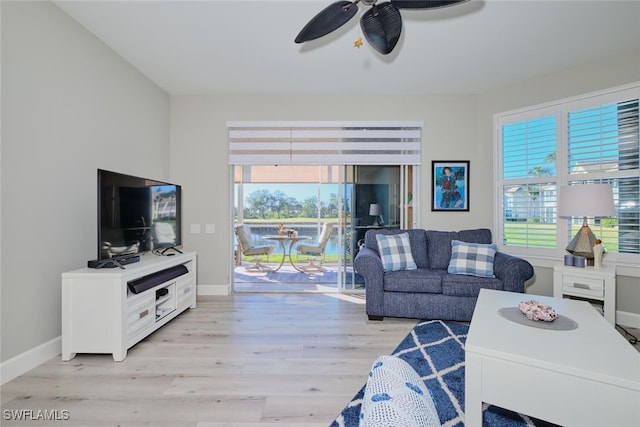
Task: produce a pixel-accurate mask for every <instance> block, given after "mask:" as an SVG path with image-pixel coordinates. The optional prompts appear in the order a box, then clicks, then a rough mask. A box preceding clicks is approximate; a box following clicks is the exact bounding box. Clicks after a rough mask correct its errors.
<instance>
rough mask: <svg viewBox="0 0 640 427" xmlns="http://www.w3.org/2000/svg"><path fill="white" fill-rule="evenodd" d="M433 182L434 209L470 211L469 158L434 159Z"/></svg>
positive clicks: (432, 166)
mask: <svg viewBox="0 0 640 427" xmlns="http://www.w3.org/2000/svg"><path fill="white" fill-rule="evenodd" d="M431 182H432V185H431V210H432V211H434V212H468V211H469V195H470V192H469V184H470V180H469V161H468V160H434V161H432V162H431Z"/></svg>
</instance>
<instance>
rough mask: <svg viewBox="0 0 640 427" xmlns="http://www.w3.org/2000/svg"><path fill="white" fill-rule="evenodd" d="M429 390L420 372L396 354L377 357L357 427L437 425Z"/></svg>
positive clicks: (419, 426) (437, 419)
mask: <svg viewBox="0 0 640 427" xmlns="http://www.w3.org/2000/svg"><path fill="white" fill-rule="evenodd" d="M440 425H441V424H440V418H439V417H438V412H437V410H436V406H435V404H434V403H433V398H432V397H431V393H430V392H429V389H427V387H426V385H425V383H424V381H422V379H421V378H420V375H418V373H417V372H416V371H415V370H414V369H413V368H412V367H411V365H409V364H408V363H407V362H405V361H404V360H402V359H400V358H398V357H396V356H380V357H379V358H378V359H377V360H376V361H375V363H374V364H373V367H372V368H371V372H369V379H368V380H367V385H366V387H365V389H364V396H363V398H362V407H361V409H360V427H389V426H411V427H435V426H438V427H440Z"/></svg>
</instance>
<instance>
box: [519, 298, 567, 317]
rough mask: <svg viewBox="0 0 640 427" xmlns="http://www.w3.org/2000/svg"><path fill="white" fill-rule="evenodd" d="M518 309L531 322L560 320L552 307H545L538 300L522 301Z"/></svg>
mask: <svg viewBox="0 0 640 427" xmlns="http://www.w3.org/2000/svg"><path fill="white" fill-rule="evenodd" d="M518 308H519V309H520V311H521V312H523V313H524V315H525V316H527V319H530V320H535V321H538V320H542V321H544V322H553V321H554V320H556V319H557V318H558V313H556V311H555V310H554V309H553V308H552V307H551V306H548V305H544V304H542V303H541V302H539V301H536V300H529V301H522V302H521V303H520V304H518Z"/></svg>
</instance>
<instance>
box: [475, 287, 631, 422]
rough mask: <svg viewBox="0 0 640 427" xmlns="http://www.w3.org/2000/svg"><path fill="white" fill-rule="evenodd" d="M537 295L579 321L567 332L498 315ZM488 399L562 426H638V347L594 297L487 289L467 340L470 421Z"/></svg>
mask: <svg viewBox="0 0 640 427" xmlns="http://www.w3.org/2000/svg"><path fill="white" fill-rule="evenodd" d="M529 299H535V300H537V301H540V302H542V303H543V304H547V305H551V306H552V307H553V308H554V309H555V310H556V311H557V312H558V313H559V314H562V315H565V316H567V317H569V318H571V319H573V320H575V321H576V322H577V323H578V328H577V329H574V330H569V331H556V330H545V329H539V328H535V327H531V326H526V325H522V324H518V323H516V322H513V321H511V320H508V319H506V318H504V317H502V316H501V315H500V314H498V310H499V309H500V308H503V307H516V306H517V305H518V303H520V302H521V301H524V300H529ZM483 402H485V403H489V404H493V405H497V406H499V407H502V408H505V409H510V410H513V411H516V412H520V413H522V414H526V415H529V416H532V417H535V418H539V419H542V420H546V421H550V422H553V423H556V424H560V425H563V426H567V427H569V426H580V427H586V426H599V427H600V426H616V427H626V426H629V427H637V426H640V353H638V351H637V350H635V349H634V348H633V347H632V346H631V344H629V343H628V342H626V341H625V340H624V338H622V336H621V335H620V334H619V333H618V332H616V331H615V329H614V328H612V327H611V325H610V324H609V323H607V321H606V320H605V319H604V317H602V316H601V315H600V314H599V313H598V312H597V311H596V310H595V309H594V308H593V307H592V306H591V305H590V304H589V303H587V302H585V301H575V300H569V299H556V298H551V297H543V296H538V295H529V294H517V293H511V292H503V291H494V290H488V289H483V290H481V291H480V295H479V297H478V302H477V305H476V308H475V311H474V313H473V318H472V320H471V326H470V328H469V335H468V336H467V341H466V344H465V413H466V415H465V418H466V419H465V426H466V427H474V426H481V425H482V403H483Z"/></svg>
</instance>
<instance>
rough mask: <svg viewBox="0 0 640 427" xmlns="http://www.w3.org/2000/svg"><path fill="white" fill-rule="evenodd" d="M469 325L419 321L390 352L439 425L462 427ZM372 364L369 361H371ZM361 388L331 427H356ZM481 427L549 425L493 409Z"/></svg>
mask: <svg viewBox="0 0 640 427" xmlns="http://www.w3.org/2000/svg"><path fill="white" fill-rule="evenodd" d="M468 331H469V326H468V325H466V324H464V323H457V322H443V321H440V320H433V321H422V322H419V323H418V324H417V325H416V326H415V327H414V328H413V330H412V331H411V332H410V333H409V335H407V336H406V337H405V339H403V340H402V342H401V343H400V345H398V347H397V348H396V349H395V350H394V351H393V353H392V354H393V355H395V356H398V357H400V358H402V359H404V360H406V361H407V362H408V363H409V364H410V365H411V366H412V367H413V368H414V369H415V370H416V372H418V374H419V375H420V377H421V378H422V379H423V380H424V382H425V384H426V385H427V387H428V388H429V390H430V391H431V393H432V395H433V400H434V402H435V404H436V409H437V410H438V416H439V417H440V422H441V423H442V425H443V426H445V425H446V426H447V427H463V426H464V343H465V341H466V339H467V332H468ZM372 363H373V361H372ZM363 395H364V386H363V387H362V389H360V391H358V393H357V394H356V395H355V397H354V398H353V400H352V401H351V402H349V404H348V405H347V406H346V407H345V408H344V410H343V411H342V412H341V413H340V415H339V416H338V417H337V418H336V419H335V420H334V421H333V423H332V424H331V427H358V423H359V416H360V406H361V404H362V397H363ZM483 418H484V421H483V425H484V426H490V427H494V426H500V427H530V426H543V427H544V426H553V424H550V423H547V422H545V421H541V420H537V419H535V418H531V417H527V416H526V415H522V414H518V413H516V412H513V411H508V410H505V409H502V408H498V407H496V406H487V407H485V409H484V417H483Z"/></svg>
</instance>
